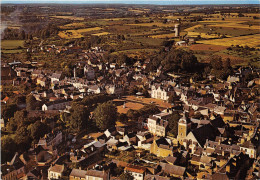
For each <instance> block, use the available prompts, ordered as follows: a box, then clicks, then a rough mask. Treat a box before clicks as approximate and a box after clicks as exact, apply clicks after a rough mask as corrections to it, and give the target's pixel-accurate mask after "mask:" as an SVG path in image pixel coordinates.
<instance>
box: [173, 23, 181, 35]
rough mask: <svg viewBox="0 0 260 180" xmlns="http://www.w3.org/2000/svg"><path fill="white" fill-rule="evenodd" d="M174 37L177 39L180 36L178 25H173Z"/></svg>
mask: <svg viewBox="0 0 260 180" xmlns="http://www.w3.org/2000/svg"><path fill="white" fill-rule="evenodd" d="M174 31H175V37H179V36H180V24H175V28H174Z"/></svg>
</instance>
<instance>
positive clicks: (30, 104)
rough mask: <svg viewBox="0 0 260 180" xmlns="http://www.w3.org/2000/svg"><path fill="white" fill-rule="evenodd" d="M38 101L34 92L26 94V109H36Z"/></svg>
mask: <svg viewBox="0 0 260 180" xmlns="http://www.w3.org/2000/svg"><path fill="white" fill-rule="evenodd" d="M36 103H37V101H36V99H35V97H34V96H33V95H32V94H29V95H28V96H26V110H27V111H30V110H35V108H36Z"/></svg>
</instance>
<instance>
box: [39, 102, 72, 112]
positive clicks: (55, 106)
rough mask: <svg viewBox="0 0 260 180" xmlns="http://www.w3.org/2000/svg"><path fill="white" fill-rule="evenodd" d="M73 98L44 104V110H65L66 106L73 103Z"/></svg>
mask: <svg viewBox="0 0 260 180" xmlns="http://www.w3.org/2000/svg"><path fill="white" fill-rule="evenodd" d="M71 102H72V101H71V100H66V99H61V100H56V101H53V102H48V103H45V104H43V105H42V111H47V110H64V109H66V106H70V105H71Z"/></svg>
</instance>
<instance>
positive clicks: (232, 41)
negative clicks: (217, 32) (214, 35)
mask: <svg viewBox="0 0 260 180" xmlns="http://www.w3.org/2000/svg"><path fill="white" fill-rule="evenodd" d="M197 43H203V44H212V45H222V46H231V45H234V46H236V45H240V46H246V45H247V46H249V47H256V46H258V45H260V34H256V35H249V36H240V37H232V38H224V39H214V40H204V41H197Z"/></svg>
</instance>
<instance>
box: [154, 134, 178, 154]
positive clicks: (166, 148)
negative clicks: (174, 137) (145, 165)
mask: <svg viewBox="0 0 260 180" xmlns="http://www.w3.org/2000/svg"><path fill="white" fill-rule="evenodd" d="M150 153H153V154H155V155H157V156H160V157H167V156H173V146H172V142H171V140H169V139H166V138H163V137H161V138H160V139H157V140H155V139H154V140H153V143H152V145H151V148H150Z"/></svg>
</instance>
